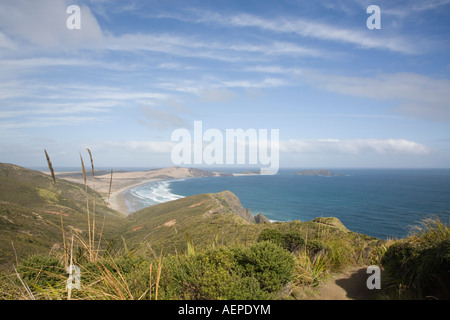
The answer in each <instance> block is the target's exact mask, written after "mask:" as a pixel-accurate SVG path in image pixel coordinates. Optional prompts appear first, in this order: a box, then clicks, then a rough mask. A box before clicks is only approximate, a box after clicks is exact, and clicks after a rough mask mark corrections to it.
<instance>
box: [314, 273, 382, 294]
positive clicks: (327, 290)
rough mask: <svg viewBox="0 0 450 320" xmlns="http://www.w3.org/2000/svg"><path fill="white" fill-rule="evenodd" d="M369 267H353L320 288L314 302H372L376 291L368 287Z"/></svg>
mask: <svg viewBox="0 0 450 320" xmlns="http://www.w3.org/2000/svg"><path fill="white" fill-rule="evenodd" d="M366 270H367V267H353V268H350V269H348V270H345V271H344V272H342V273H339V274H337V275H335V276H333V277H332V278H331V279H330V280H328V281H327V282H326V283H323V284H322V285H320V286H319V288H318V291H317V293H316V295H315V297H314V298H313V299H314V300H372V299H375V294H376V290H369V289H368V288H367V286H366V281H367V278H368V277H369V276H370V274H367V273H366Z"/></svg>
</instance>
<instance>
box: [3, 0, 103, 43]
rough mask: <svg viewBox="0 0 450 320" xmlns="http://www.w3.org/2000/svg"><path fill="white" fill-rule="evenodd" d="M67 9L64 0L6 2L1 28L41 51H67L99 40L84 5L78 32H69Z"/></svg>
mask: <svg viewBox="0 0 450 320" xmlns="http://www.w3.org/2000/svg"><path fill="white" fill-rule="evenodd" d="M67 7H68V4H67V3H66V1H64V0H39V1H27V0H5V1H2V7H1V8H0V27H1V28H2V29H4V30H6V32H7V33H9V34H12V35H14V36H17V37H19V38H20V39H22V40H25V41H28V42H29V43H32V44H34V45H38V46H40V47H42V48H56V47H58V48H60V49H62V50H67V49H70V48H71V47H72V46H73V45H80V44H85V43H95V42H98V41H100V40H101V39H102V36H103V35H102V30H101V28H100V26H99V25H98V22H97V20H96V19H95V17H94V16H93V15H92V13H91V11H90V10H89V8H88V7H87V6H85V5H82V6H80V9H81V14H80V15H81V29H80V30H69V29H68V28H67V25H66V21H67V18H68V17H69V16H70V15H69V14H67V12H66V10H67Z"/></svg>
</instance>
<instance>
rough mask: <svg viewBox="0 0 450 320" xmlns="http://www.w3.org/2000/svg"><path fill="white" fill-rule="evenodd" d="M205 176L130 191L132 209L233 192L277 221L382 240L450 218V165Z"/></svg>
mask: <svg viewBox="0 0 450 320" xmlns="http://www.w3.org/2000/svg"><path fill="white" fill-rule="evenodd" d="M296 171H299V169H284V170H283V169H280V171H279V172H278V174H277V175H273V176H259V175H249V176H234V177H205V178H189V179H179V180H169V181H158V182H153V183H149V184H146V185H141V186H139V187H135V188H133V189H130V190H128V191H127V192H125V194H124V196H125V198H126V201H127V205H128V207H129V209H130V212H132V211H137V210H140V209H142V208H145V207H147V206H150V205H154V204H157V203H161V202H165V201H170V200H175V199H179V198H182V197H186V196H190V195H195V194H200V193H214V192H220V191H223V190H229V191H231V192H233V193H235V194H236V195H237V196H238V197H239V199H240V200H241V203H242V205H243V207H244V208H249V209H250V210H251V212H252V214H253V215H255V214H257V213H259V212H261V213H262V214H264V215H265V216H266V217H267V218H268V219H270V220H272V221H292V220H300V221H308V220H311V219H314V218H316V217H330V216H333V217H337V218H339V219H340V220H341V222H342V223H343V224H344V225H345V226H346V227H347V228H348V229H350V230H352V231H355V232H359V233H363V234H367V235H369V236H373V237H377V238H380V239H387V238H402V237H405V236H407V235H408V233H409V232H410V230H411V227H412V226H415V225H419V224H420V222H421V221H422V220H423V219H424V218H428V217H431V216H438V217H439V218H440V219H441V220H442V221H444V222H448V221H449V218H450V169H335V170H331V171H333V172H334V173H335V174H338V175H334V176H331V177H328V176H302V175H297V174H295V172H296Z"/></svg>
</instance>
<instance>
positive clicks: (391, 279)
mask: <svg viewBox="0 0 450 320" xmlns="http://www.w3.org/2000/svg"><path fill="white" fill-rule="evenodd" d="M381 264H382V266H383V268H384V270H385V273H384V279H385V280H384V286H385V287H386V290H385V292H384V296H385V298H387V299H450V273H449V271H450V225H449V223H444V222H442V221H441V220H440V219H439V218H437V217H434V218H428V219H425V220H423V221H422V223H421V224H420V225H418V226H416V227H414V228H413V229H412V230H411V233H410V235H409V236H408V237H407V238H405V239H400V240H398V241H395V242H393V243H392V244H391V245H390V246H389V247H388V248H387V250H386V252H385V253H384V255H383V257H382V259H381Z"/></svg>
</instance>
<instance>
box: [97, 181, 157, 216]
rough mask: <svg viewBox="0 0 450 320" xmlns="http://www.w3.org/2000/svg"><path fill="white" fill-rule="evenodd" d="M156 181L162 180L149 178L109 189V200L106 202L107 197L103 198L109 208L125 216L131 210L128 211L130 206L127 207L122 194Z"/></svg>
mask: <svg viewBox="0 0 450 320" xmlns="http://www.w3.org/2000/svg"><path fill="white" fill-rule="evenodd" d="M156 181H163V180H162V179H150V180H145V181H140V182H138V183H134V184H131V185H127V186H125V187H122V188H121V189H118V190H115V191H111V195H110V197H109V202H108V199H107V197H106V199H104V200H105V201H106V203H107V204H108V206H109V207H110V208H111V209H114V210H116V211H118V212H120V213H122V214H123V215H125V216H129V215H130V214H132V213H133V212H130V208H129V207H128V205H127V202H126V198H125V197H124V195H123V194H124V193H125V192H126V191H128V190H130V189H133V188H136V187H139V186H142V185H144V184H147V183H152V182H156ZM104 198H105V197H104Z"/></svg>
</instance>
